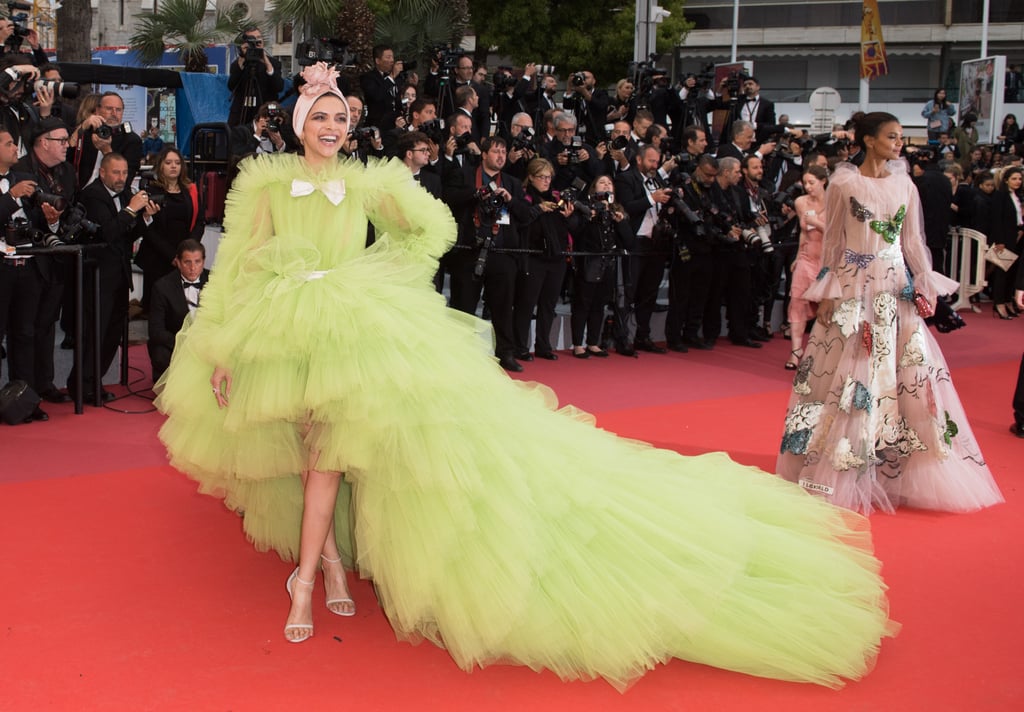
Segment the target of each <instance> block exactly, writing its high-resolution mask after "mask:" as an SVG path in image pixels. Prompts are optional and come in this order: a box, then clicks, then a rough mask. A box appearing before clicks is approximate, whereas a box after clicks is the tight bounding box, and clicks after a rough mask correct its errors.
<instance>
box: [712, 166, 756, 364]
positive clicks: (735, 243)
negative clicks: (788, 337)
mask: <svg viewBox="0 0 1024 712" xmlns="http://www.w3.org/2000/svg"><path fill="white" fill-rule="evenodd" d="M742 179H743V174H742V173H741V171H740V162H739V160H738V159H736V158H732V157H729V156H727V157H725V158H719V159H718V177H717V179H716V180H715V182H714V184H712V186H711V191H710V203H711V205H710V215H711V220H712V221H713V229H714V234H715V236H716V240H717V246H718V248H717V250H716V252H715V257H714V259H715V270H714V275H713V276H712V280H711V287H710V289H709V290H708V301H707V307H706V308H705V310H704V339H705V341H706V342H707V343H709V344H712V345H713V344H714V343H715V340H716V339H717V338H718V336H719V335H720V334H721V331H722V313H721V310H722V306H721V305H722V302H723V301H724V302H725V304H726V308H727V314H728V317H729V340H730V341H732V343H733V344H735V345H737V346H746V347H747V348H752V349H759V348H761V344H760V342H757V341H754V340H753V339H751V338H750V327H751V326H752V325H751V319H750V313H751V301H750V260H749V258H748V256H747V250H746V246H745V245H744V244H743V242H742V238H743V229H744V228H743V227H742V226H743V224H744V222H745V221H747V220H748V218H749V208H748V202H749V201H748V198H747V196H746V193H745V192H744V191H743V190H742V189H740V188H738V186H739V183H740V181H741V180H742Z"/></svg>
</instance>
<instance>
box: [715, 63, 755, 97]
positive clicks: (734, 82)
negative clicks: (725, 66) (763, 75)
mask: <svg viewBox="0 0 1024 712" xmlns="http://www.w3.org/2000/svg"><path fill="white" fill-rule="evenodd" d="M749 78H750V77H748V76H747V75H746V74H744V73H743V72H741V71H740V70H738V69H734V70H732V71H731V72H729V75H728V76H727V77H726V78H725V79H723V80H722V88H723V89H724V90H725V91H727V92H729V98H730V100H731V101H739V98H740V92H741V89H742V87H743V82H745V81H746V80H747V79H749Z"/></svg>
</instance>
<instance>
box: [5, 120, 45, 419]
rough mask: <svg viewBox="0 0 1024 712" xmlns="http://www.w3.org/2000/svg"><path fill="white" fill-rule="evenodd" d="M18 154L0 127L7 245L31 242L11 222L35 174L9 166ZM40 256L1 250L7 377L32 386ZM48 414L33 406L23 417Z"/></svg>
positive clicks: (32, 187) (41, 284)
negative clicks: (26, 175)
mask: <svg viewBox="0 0 1024 712" xmlns="http://www.w3.org/2000/svg"><path fill="white" fill-rule="evenodd" d="M17 160H18V144H17V143H15V141H14V138H13V137H12V136H11V133H10V132H9V131H7V130H6V129H0V225H2V226H3V229H4V230H5V232H6V240H7V245H8V247H19V246H20V245H21V244H26V243H27V244H31V242H32V240H31V238H30V237H28V236H21V237H19V233H18V230H17V229H16V226H15V225H12V221H13V220H14V219H15V218H22V219H24V218H25V217H26V216H25V211H24V209H23V203H22V201H23V200H25V199H26V198H28V197H29V196H31V195H32V194H33V193H35V190H36V183H35V181H34V180H31V179H26V178H22V177H20V176H18V175H17V174H16V173H13V172H12V171H11V169H12V168H13V167H14V164H15V163H16V162H17ZM38 260H39V257H36V256H29V255H23V256H18V255H16V254H7V253H4V254H0V339H3V338H4V336H5V335H6V338H7V359H8V361H7V362H8V366H9V368H8V374H7V375H8V380H9V381H15V380H20V381H25V383H27V384H29V386H31V387H32V388H35V387H36V385H37V383H38V379H36V357H35V347H36V344H35V320H36V314H37V312H38V311H39V303H40V300H41V298H42V294H43V288H44V284H45V281H44V279H43V275H42V272H41V271H40V266H39V263H38ZM48 419H49V416H47V414H46V413H45V412H44V411H43V410H41V409H40V408H38V407H37V408H36V410H35V411H34V412H33V413H32V415H31V416H29V418H28V420H27V421H26V422H31V421H32V420H48Z"/></svg>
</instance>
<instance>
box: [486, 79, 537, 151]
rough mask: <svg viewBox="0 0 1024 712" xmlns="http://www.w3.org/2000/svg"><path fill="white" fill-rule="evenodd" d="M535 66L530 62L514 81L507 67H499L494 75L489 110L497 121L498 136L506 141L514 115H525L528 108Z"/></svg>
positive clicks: (509, 134) (510, 135)
mask: <svg viewBox="0 0 1024 712" xmlns="http://www.w3.org/2000/svg"><path fill="white" fill-rule="evenodd" d="M536 75H537V65H536V64H533V63H532V62H530V63H529V64H527V65H526V66H525V67H524V68H523V75H522V76H521V77H519V79H516V78H515V76H514V75H513V74H512V71H511V70H510V69H509V68H508V67H499V68H498V71H496V72H495V73H494V95H493V97H492V99H491V110H492V112H493V113H494V115H495V117H496V118H497V120H498V135H499V136H503V137H504V138H505V139H506V140H510V139H511V138H512V134H511V131H510V127H511V126H512V121H513V117H514V116H515V115H516V114H520V113H525V112H526V111H527V109H528V108H529V107H528V105H527V97H528V96H530V94H531V93H533V91H534V78H535V77H536Z"/></svg>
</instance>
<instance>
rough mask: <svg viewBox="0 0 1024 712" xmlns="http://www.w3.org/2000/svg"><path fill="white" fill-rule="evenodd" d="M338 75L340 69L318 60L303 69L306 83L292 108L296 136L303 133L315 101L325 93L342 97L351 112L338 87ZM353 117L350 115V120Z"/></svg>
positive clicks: (348, 112)
mask: <svg viewBox="0 0 1024 712" xmlns="http://www.w3.org/2000/svg"><path fill="white" fill-rule="evenodd" d="M338 76H339V74H338V70H336V69H334V68H333V67H330V66H328V65H327V64H326V63H325V62H317V63H316V64H313V65H311V66H309V67H306V68H305V69H303V70H302V78H303V79H304V80H305V81H306V83H305V84H303V85H302V87H301V88H300V89H299V98H298V99H296V100H295V108H294V109H293V110H292V128H293V129H295V135H296V136H301V135H302V126H303V125H304V124H305V123H306V117H307V116H308V115H309V110H310V109H312V108H313V103H314V102H315V101H316V100H317V99H319V98H320V97H322V96H323V95H325V94H334V95H335V96H336V97H338V98H339V99H341V102H342V103H343V104H344V105H345V113H347V114H351V112H350V110H349V108H348V102H347V101H345V95H344V94H342V93H341V90H340V89H338ZM351 119H352V117H351V116H349V121H351Z"/></svg>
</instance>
